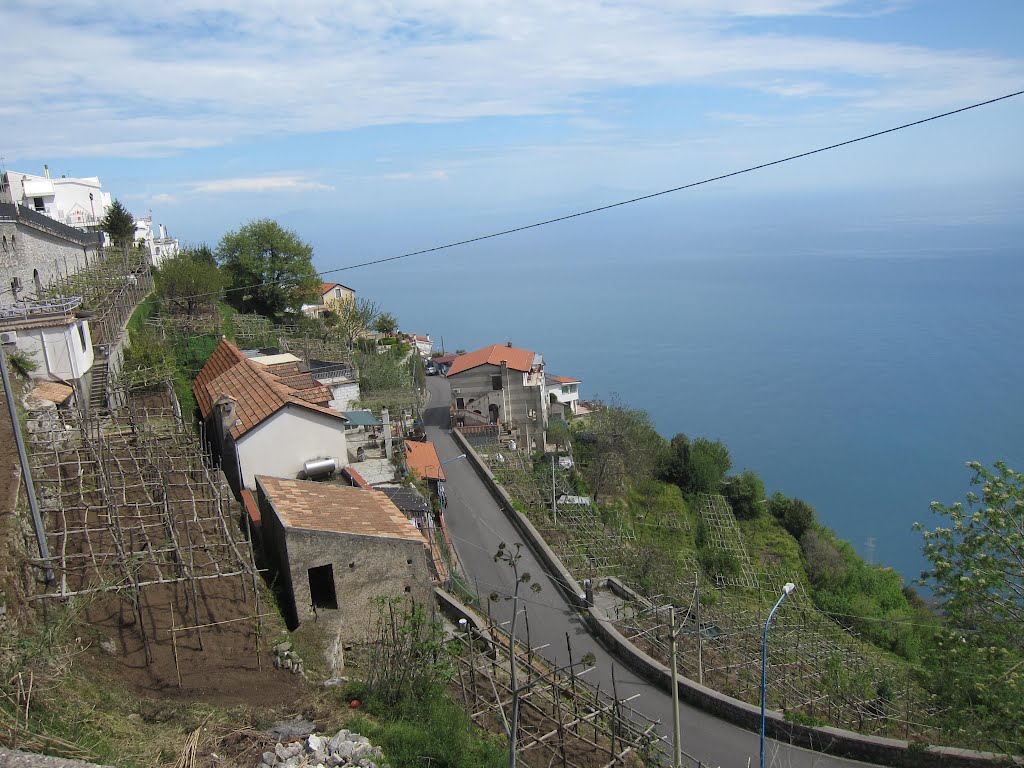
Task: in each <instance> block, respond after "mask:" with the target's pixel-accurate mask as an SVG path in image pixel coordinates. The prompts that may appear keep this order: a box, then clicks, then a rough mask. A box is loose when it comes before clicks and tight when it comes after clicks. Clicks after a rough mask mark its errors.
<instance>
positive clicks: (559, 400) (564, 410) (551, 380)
mask: <svg viewBox="0 0 1024 768" xmlns="http://www.w3.org/2000/svg"><path fill="white" fill-rule="evenodd" d="M582 383H583V382H581V381H580V380H579V379H573V378H570V377H568V376H555V375H554V374H551V373H549V374H547V375H546V376H545V384H544V389H545V391H546V393H547V399H548V417H549V418H552V419H566V420H567V419H570V418H572V417H573V416H576V415H577V414H578V413H579V405H580V384H582Z"/></svg>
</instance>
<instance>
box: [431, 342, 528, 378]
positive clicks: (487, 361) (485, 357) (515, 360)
mask: <svg viewBox="0 0 1024 768" xmlns="http://www.w3.org/2000/svg"><path fill="white" fill-rule="evenodd" d="M536 357H537V355H536V354H535V353H533V352H530V351H529V350H528V349H517V348H516V347H509V346H505V345H502V344H492V345H491V346H489V347H484V348H483V349H477V350H475V351H473V352H467V353H466V354H465V355H459V356H458V357H456V358H455V362H453V363H452V367H451V368H450V369H449V370H448V375H449V376H455V375H456V374H459V373H462V372H463V371H468V370H470V369H471V368H476V367H477V366H481V365H501V363H502V361H505V362H506V363H507V364H508V367H509V368H511V369H512V370H513V371H529V370H530V369H531V368H533V361H534V359H535V358H536Z"/></svg>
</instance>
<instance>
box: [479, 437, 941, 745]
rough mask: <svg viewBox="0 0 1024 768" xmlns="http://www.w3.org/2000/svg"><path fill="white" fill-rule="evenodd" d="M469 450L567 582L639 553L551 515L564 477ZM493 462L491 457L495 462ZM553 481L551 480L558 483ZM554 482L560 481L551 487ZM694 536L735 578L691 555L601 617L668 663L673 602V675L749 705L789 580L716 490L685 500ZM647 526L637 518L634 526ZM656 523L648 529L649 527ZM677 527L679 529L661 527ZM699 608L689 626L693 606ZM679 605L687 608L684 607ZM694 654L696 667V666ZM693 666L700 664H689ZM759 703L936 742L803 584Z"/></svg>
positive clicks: (511, 454)
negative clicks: (751, 542) (675, 571)
mask: <svg viewBox="0 0 1024 768" xmlns="http://www.w3.org/2000/svg"><path fill="white" fill-rule="evenodd" d="M469 439H470V440H471V442H472V444H473V445H474V448H475V449H476V450H477V451H478V453H479V454H480V455H481V458H482V459H483V460H484V461H485V462H486V463H487V465H488V467H489V468H490V469H491V471H492V472H493V473H494V476H495V478H496V479H497V481H498V482H499V483H501V484H502V486H503V487H504V488H505V489H506V490H507V491H508V492H509V494H510V495H511V496H512V497H513V498H514V499H516V500H517V501H518V502H519V503H521V504H522V505H523V506H524V507H525V511H526V513H527V515H528V516H529V517H530V518H531V521H532V522H533V523H534V525H536V526H537V528H538V530H539V531H540V532H541V533H542V535H543V536H544V537H545V540H546V541H547V542H548V544H549V545H550V546H551V547H552V548H553V549H554V550H555V552H556V554H557V555H558V556H559V558H560V559H561V560H562V562H563V563H564V564H565V565H566V567H567V568H568V569H569V571H570V572H571V573H572V574H573V575H574V576H575V577H576V578H577V579H591V580H594V581H595V583H597V582H598V580H600V579H601V577H603V576H609V575H615V576H618V575H620V574H621V573H624V572H627V570H628V569H627V568H626V566H627V565H628V561H629V558H631V557H632V558H637V557H640V556H641V554H640V551H639V549H638V548H637V547H636V546H634V544H635V542H634V541H633V539H632V538H631V537H630V536H629V535H628V529H617V528H616V526H614V525H607V524H605V522H604V521H603V519H602V517H603V516H602V512H601V510H599V509H598V508H597V507H596V505H593V504H592V503H590V504H587V505H578V506H559V508H558V511H557V521H556V520H555V518H554V516H553V515H552V510H551V499H550V496H551V493H552V487H554V488H555V492H556V497H557V495H558V494H560V493H565V494H566V495H569V496H571V495H573V494H574V493H575V491H574V490H573V489H572V488H571V485H570V486H568V487H567V486H566V485H565V484H564V483H568V481H569V478H568V474H567V473H565V472H560V471H558V470H557V469H556V471H555V473H554V486H552V479H551V475H550V472H549V473H547V475H546V476H545V477H543V478H542V477H541V475H540V473H539V472H536V473H535V472H534V471H533V465H532V459H531V458H530V457H529V456H528V455H524V454H522V453H521V452H518V451H513V450H510V449H509V448H508V446H507V445H506V444H502V443H500V442H496V440H495V438H494V437H493V436H486V435H480V436H473V437H470V438H469ZM499 455H500V458H498V457H499ZM560 478H561V480H560ZM560 483H561V484H560ZM694 511H695V512H696V514H697V516H698V520H699V522H698V528H699V529H702V530H699V531H698V536H701V535H702V536H704V538H705V546H708V547H711V548H714V549H718V550H721V551H723V552H726V553H728V554H729V555H730V556H731V557H733V558H735V561H736V563H737V564H738V566H739V568H738V572H737V573H736V574H735V575H731V576H725V577H723V576H716V577H715V578H714V579H713V580H708V579H707V578H705V577H704V576H703V575H702V574H701V572H700V569H699V567H698V566H697V564H696V561H695V560H694V558H692V557H687V558H685V560H686V562H685V563H684V565H691V563H692V566H693V567H692V569H691V573H692V574H694V575H693V576H691V577H690V579H689V580H688V581H687V580H686V579H685V577H674V578H672V579H661V580H659V582H658V584H659V588H660V590H661V591H662V592H663V593H664V594H659V595H647V596H640V595H637V596H636V600H627V601H622V600H616V601H613V602H614V604H615V608H614V609H612V610H611V611H610V612H611V614H612V615H611V618H613V620H614V621H615V622H616V624H617V625H618V627H619V629H620V630H621V631H622V632H623V634H624V635H626V636H627V637H629V638H630V639H631V640H632V641H633V642H634V643H635V644H636V645H638V646H639V647H640V648H641V649H642V650H644V651H646V652H647V653H650V654H651V655H652V656H655V657H656V658H660V659H662V660H663V661H665V663H666V664H667V663H668V642H667V631H668V628H667V613H666V611H665V608H666V605H667V604H673V603H674V604H676V610H677V612H678V615H680V616H683V617H684V620H683V624H682V625H683V626H684V630H683V632H682V633H681V635H680V638H679V643H678V659H677V660H678V664H679V669H680V673H681V674H683V675H685V676H687V677H690V678H691V679H694V680H697V679H703V680H704V684H706V685H708V686H710V687H712V688H715V689H716V690H720V691H722V692H724V693H727V694H729V695H732V696H736V697H737V698H741V699H743V700H745V701H748V702H751V703H755V704H756V703H758V702H759V701H760V673H761V632H762V630H763V628H764V620H765V619H766V617H767V615H768V611H769V610H770V608H771V606H772V605H773V604H774V602H775V600H776V599H777V598H778V595H779V594H780V593H781V587H782V584H783V583H785V582H786V581H790V580H792V577H791V575H789V574H781V573H773V572H761V571H759V570H758V569H756V568H755V566H754V562H753V559H752V558H751V556H750V553H749V551H748V549H747V546H746V543H745V542H744V540H743V536H742V533H741V531H740V529H739V526H738V524H737V522H736V519H735V516H734V515H733V513H732V510H731V509H730V507H729V505H728V502H727V501H726V500H725V499H724V497H722V496H720V495H712V494H705V495H702V496H700V497H698V499H697V503H696V505H695V509H694ZM644 524H647V523H643V522H642V523H641V525H644ZM650 524H651V525H654V526H655V527H662V526H660V525H659V524H658V523H657V522H652V523H650ZM664 527H666V528H667V529H671V530H672V531H688V530H689V526H688V525H683V524H675V525H668V526H664ZM697 601H700V606H701V618H700V628H699V629H698V627H697V620H696V615H695V613H696V611H695V608H696V604H697ZM688 609H689V610H688ZM698 659H699V660H700V661H699V662H698ZM698 663H699V664H700V667H699V668H698ZM768 679H769V686H768V688H769V691H770V696H769V706H770V707H773V708H776V709H780V710H783V711H786V712H791V713H794V714H796V713H798V714H799V715H800V716H803V717H805V718H806V719H807V721H808V722H819V723H822V724H828V725H833V726H836V727H843V728H848V729H851V730H855V731H859V732H863V733H871V734H877V735H885V736H893V737H899V738H913V739H924V740H928V739H929V738H935V739H937V738H938V735H937V731H936V725H935V724H936V723H938V722H939V721H940V718H941V715H942V711H941V709H940V708H939V707H938V706H937V705H936V703H935V702H934V701H933V700H932V699H931V698H930V697H929V695H928V694H927V693H926V692H925V690H924V689H923V687H922V686H921V685H920V683H919V682H918V681H917V680H916V678H915V673H914V671H913V670H912V669H907V668H906V667H905V666H901V665H898V664H896V663H893V662H889V661H887V660H886V659H885V658H884V656H883V654H882V653H881V652H880V651H878V650H877V649H875V648H872V647H868V644H866V643H864V642H862V641H861V640H860V639H859V638H858V637H857V636H856V635H855V634H854V633H852V632H850V631H849V630H847V629H844V628H843V627H840V626H839V625H838V624H836V623H835V622H834V621H832V620H831V619H830V618H829V617H827V616H825V615H824V614H822V613H821V612H820V611H818V610H817V609H816V608H815V606H814V605H813V603H812V601H811V600H810V597H809V594H808V592H807V590H806V588H798V590H797V592H796V593H795V599H794V598H790V600H788V601H786V603H785V604H784V605H783V608H782V610H781V611H780V613H779V614H778V615H777V617H776V618H775V621H774V623H773V625H772V643H771V645H770V653H769V658H768Z"/></svg>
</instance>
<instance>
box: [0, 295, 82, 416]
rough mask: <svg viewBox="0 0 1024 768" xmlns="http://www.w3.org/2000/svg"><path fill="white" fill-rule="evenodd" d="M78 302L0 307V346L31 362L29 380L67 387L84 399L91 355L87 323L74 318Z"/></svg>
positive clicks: (71, 300)
mask: <svg viewBox="0 0 1024 768" xmlns="http://www.w3.org/2000/svg"><path fill="white" fill-rule="evenodd" d="M81 303H82V300H81V299H80V298H72V299H65V300H58V301H20V302H18V303H17V304H13V305H7V306H4V307H0V343H2V344H3V345H4V349H5V351H7V352H12V351H14V350H17V351H18V352H21V353H23V354H25V355H27V356H28V357H29V358H30V359H31V361H32V362H33V363H34V364H35V366H36V369H35V370H34V371H32V372H31V374H30V375H31V378H33V379H44V380H49V381H57V382H62V383H64V384H68V385H70V386H72V387H73V388H74V389H75V390H76V392H77V394H78V395H79V396H80V397H84V395H85V393H86V392H87V391H88V380H87V377H88V375H89V371H90V370H91V369H92V365H93V361H94V359H95V355H94V353H93V347H92V334H91V333H90V332H89V321H88V319H86V318H85V317H78V316H77V315H76V310H77V309H78V307H79V306H80V305H81ZM83 380H84V381H83Z"/></svg>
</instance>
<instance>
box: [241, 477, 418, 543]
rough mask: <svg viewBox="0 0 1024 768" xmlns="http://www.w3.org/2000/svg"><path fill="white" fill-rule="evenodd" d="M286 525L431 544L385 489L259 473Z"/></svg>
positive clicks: (261, 481)
mask: <svg viewBox="0 0 1024 768" xmlns="http://www.w3.org/2000/svg"><path fill="white" fill-rule="evenodd" d="M256 483H257V485H258V486H260V487H261V488H262V489H263V493H264V494H265V495H266V497H267V499H269V501H270V503H271V505H272V506H273V508H274V512H275V513H276V514H277V517H278V519H280V521H281V523H282V525H284V526H285V527H286V528H302V529H305V530H311V531H328V532H331V533H350V534H356V535H359V536H375V537H378V538H387V539H405V540H406V541H416V542H419V543H421V544H423V546H426V545H427V541H426V539H424V538H423V534H422V533H420V532H419V530H418V529H417V528H416V526H415V525H413V523H412V521H411V520H409V519H408V518H407V517H406V516H405V515H404V514H402V512H401V510H400V509H399V508H398V507H396V506H395V505H394V503H392V501H391V499H389V498H388V497H387V496H386V495H385V494H384V493H382V492H381V491H367V490H364V489H362V488H353V487H351V486H344V485H330V484H327V483H313V482H310V481H308V480H284V479H281V478H277V477H267V476H266V475H258V476H257V477H256Z"/></svg>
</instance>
